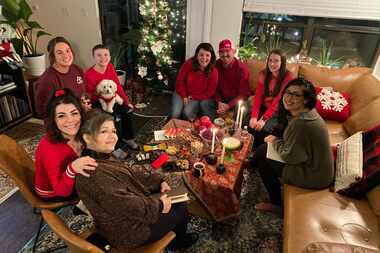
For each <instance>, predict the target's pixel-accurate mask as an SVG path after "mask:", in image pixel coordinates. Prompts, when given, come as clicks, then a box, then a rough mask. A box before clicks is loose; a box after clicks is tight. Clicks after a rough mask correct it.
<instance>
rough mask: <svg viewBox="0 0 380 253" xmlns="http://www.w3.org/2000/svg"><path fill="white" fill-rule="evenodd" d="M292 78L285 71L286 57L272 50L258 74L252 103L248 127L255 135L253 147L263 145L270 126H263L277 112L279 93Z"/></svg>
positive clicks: (278, 51) (277, 50)
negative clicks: (264, 66)
mask: <svg viewBox="0 0 380 253" xmlns="http://www.w3.org/2000/svg"><path fill="white" fill-rule="evenodd" d="M293 78H294V77H293V76H292V74H291V73H290V71H288V70H287V69H286V56H285V54H284V53H283V52H282V51H281V50H280V49H274V50H272V51H271V52H270V53H269V55H268V59H267V63H266V68H265V69H264V70H263V71H261V72H260V76H259V82H258V84H257V87H256V92H255V99H254V102H253V103H252V111H251V120H250V122H249V126H250V127H251V128H252V129H253V130H254V133H255V146H258V145H260V144H262V143H263V139H264V137H265V136H266V135H268V134H271V133H270V132H269V133H268V132H267V131H268V130H269V128H272V126H269V123H268V125H267V127H264V126H265V124H266V123H267V122H268V120H269V119H271V118H272V117H273V116H274V115H275V114H276V112H277V109H278V104H279V101H280V98H281V93H282V91H283V89H284V87H285V86H286V84H287V83H288V82H289V81H290V80H292V79H293ZM271 124H273V123H271Z"/></svg>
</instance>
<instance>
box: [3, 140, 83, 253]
mask: <svg viewBox="0 0 380 253" xmlns="http://www.w3.org/2000/svg"><path fill="white" fill-rule="evenodd" d="M0 169H1V170H2V171H4V172H5V173H6V174H7V175H8V176H10V177H11V178H12V179H13V180H14V181H15V183H16V185H17V186H18V188H19V190H20V192H21V194H22V196H23V197H24V198H25V200H26V201H27V202H29V204H30V205H31V206H32V207H33V211H34V213H36V214H39V215H40V210H41V209H42V208H44V209H56V208H61V207H64V206H67V205H73V204H75V203H76V202H78V201H77V200H72V201H56V202H53V201H47V200H45V199H42V198H40V197H39V196H38V195H37V194H36V193H35V192H34V172H35V169H34V162H33V160H32V159H31V158H30V157H29V155H28V154H27V153H26V151H25V149H24V148H23V147H22V146H21V145H19V144H18V143H17V142H16V141H15V140H13V139H12V138H10V137H8V136H7V135H4V134H1V135H0ZM42 224H43V218H42V216H41V219H40V225H39V227H38V231H37V235H36V239H35V241H34V245H33V252H35V247H36V245H37V242H38V237H39V235H40V231H41V227H42Z"/></svg>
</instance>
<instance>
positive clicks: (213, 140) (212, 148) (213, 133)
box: [211, 128, 217, 154]
mask: <svg viewBox="0 0 380 253" xmlns="http://www.w3.org/2000/svg"><path fill="white" fill-rule="evenodd" d="M216 131H217V130H216V128H213V129H212V143H211V153H212V154H213V153H214V149H215V134H216Z"/></svg>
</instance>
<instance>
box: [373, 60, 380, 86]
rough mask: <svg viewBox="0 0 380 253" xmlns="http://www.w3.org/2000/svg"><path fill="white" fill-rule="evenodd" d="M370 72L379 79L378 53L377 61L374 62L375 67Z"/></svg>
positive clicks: (379, 61)
mask: <svg viewBox="0 0 380 253" xmlns="http://www.w3.org/2000/svg"><path fill="white" fill-rule="evenodd" d="M372 74H373V75H374V76H375V77H377V79H379V80H380V55H379V57H377V62H376V65H375V68H374V69H373V72H372Z"/></svg>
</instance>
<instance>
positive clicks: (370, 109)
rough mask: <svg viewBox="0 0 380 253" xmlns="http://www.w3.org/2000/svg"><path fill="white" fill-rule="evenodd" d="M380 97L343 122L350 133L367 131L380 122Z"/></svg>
mask: <svg viewBox="0 0 380 253" xmlns="http://www.w3.org/2000/svg"><path fill="white" fill-rule="evenodd" d="M379 108H380V97H379V98H377V99H376V100H374V101H372V102H370V103H369V104H367V105H366V106H364V107H363V108H361V109H360V110H359V111H357V112H355V113H353V114H351V116H350V117H349V118H348V120H346V121H345V122H344V123H343V127H344V129H345V130H346V132H347V134H348V135H350V136H351V135H353V134H354V133H356V132H358V131H366V130H369V129H371V128H373V127H375V126H377V125H379V124H380V109H379Z"/></svg>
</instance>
